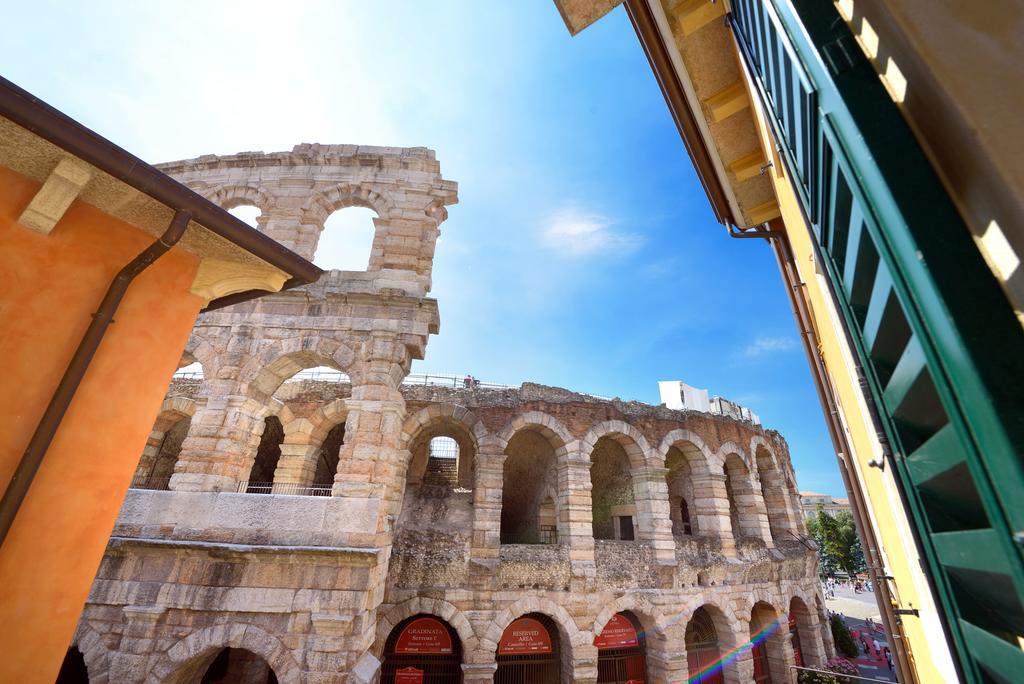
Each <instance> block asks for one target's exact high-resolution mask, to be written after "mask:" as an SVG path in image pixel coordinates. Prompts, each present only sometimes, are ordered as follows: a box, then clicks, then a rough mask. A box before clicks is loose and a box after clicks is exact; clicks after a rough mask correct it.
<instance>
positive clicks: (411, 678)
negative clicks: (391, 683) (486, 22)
mask: <svg viewBox="0 0 1024 684" xmlns="http://www.w3.org/2000/svg"><path fill="white" fill-rule="evenodd" d="M395 684H423V670H417V669H416V668H415V667H403V668H402V669H401V670H398V671H396V672H395Z"/></svg>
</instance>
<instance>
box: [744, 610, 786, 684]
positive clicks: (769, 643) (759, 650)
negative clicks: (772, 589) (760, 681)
mask: <svg viewBox="0 0 1024 684" xmlns="http://www.w3.org/2000/svg"><path fill="white" fill-rule="evenodd" d="M785 615H786V611H785V610H781V611H780V610H779V608H778V607H777V606H775V605H774V603H772V602H771V601H765V600H761V601H755V602H753V603H752V604H751V606H750V613H749V616H748V617H747V619H746V620H745V622H746V623H747V634H749V636H750V643H751V660H752V665H753V668H754V673H755V674H756V673H757V672H758V670H760V671H761V672H762V673H763V674H766V675H767V676H768V678H769V680H770V681H772V682H786V681H789V680H790V674H789V673H790V669H789V667H790V662H789V659H790V658H791V657H792V656H791V654H790V653H789V652H788V650H789V649H788V644H787V642H788V640H789V628H788V625H787V624H786V621H785Z"/></svg>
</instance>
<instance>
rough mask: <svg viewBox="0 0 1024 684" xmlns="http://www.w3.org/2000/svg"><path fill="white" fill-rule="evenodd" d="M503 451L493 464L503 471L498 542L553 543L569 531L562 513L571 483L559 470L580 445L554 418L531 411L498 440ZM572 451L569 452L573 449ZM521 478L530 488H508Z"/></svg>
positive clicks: (510, 426)
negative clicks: (510, 480) (512, 481)
mask: <svg viewBox="0 0 1024 684" xmlns="http://www.w3.org/2000/svg"><path fill="white" fill-rule="evenodd" d="M497 442H498V444H500V445H501V449H502V450H501V452H499V455H496V457H495V459H493V461H494V462H493V466H494V467H495V468H496V469H498V468H500V470H501V483H502V484H501V493H500V496H501V507H500V520H499V531H500V532H499V534H500V540H501V543H503V544H522V543H525V544H536V543H542V544H552V543H557V542H558V541H559V540H564V539H565V537H566V535H567V534H568V533H569V527H568V519H567V517H566V516H564V515H562V513H563V511H564V509H565V507H566V506H567V505H568V493H569V483H568V474H567V472H566V469H565V468H561V467H559V466H560V465H561V464H564V463H567V462H568V461H569V460H570V454H573V455H575V453H576V450H577V447H578V442H577V441H576V440H575V439H574V438H573V437H572V435H571V434H570V433H569V431H568V430H567V429H566V428H565V426H563V425H562V424H561V423H560V422H559V421H558V420H557V419H556V418H554V417H552V416H550V415H548V414H546V413H543V412H540V411H528V412H525V413H522V414H519V415H516V416H515V417H513V418H512V420H510V421H509V423H508V425H507V426H506V427H505V429H504V430H503V431H502V432H501V433H499V437H498V438H497ZM570 450H571V451H570ZM510 478H518V479H520V480H522V481H523V482H524V483H529V486H518V487H508V488H506V487H505V481H506V480H507V479H510Z"/></svg>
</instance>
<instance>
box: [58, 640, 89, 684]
mask: <svg viewBox="0 0 1024 684" xmlns="http://www.w3.org/2000/svg"><path fill="white" fill-rule="evenodd" d="M55 684H89V668H87V667H86V666H85V657H84V656H83V655H82V652H81V651H79V650H78V647H77V646H72V647H71V648H69V649H68V652H67V654H66V655H65V656H64V662H63V663H61V666H60V672H58V673H57V681H56V683H55Z"/></svg>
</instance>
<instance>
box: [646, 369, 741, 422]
mask: <svg viewBox="0 0 1024 684" xmlns="http://www.w3.org/2000/svg"><path fill="white" fill-rule="evenodd" d="M658 392H659V394H660V395H661V403H663V404H664V405H665V406H667V407H668V408H670V409H675V410H677V411H702V412H704V413H713V414H715V415H717V416H728V417H730V418H735V419H736V420H745V421H748V422H751V423H753V424H754V425H760V424H761V419H760V418H759V417H758V415H757V414H756V413H754V412H753V411H751V410H750V409H748V408H747V407H745V406H740V405H739V404H737V403H736V402H734V401H729V400H728V399H725V398H723V397H712V396H710V393H709V392H708V390H706V389H699V388H697V387H691V386H690V385H687V384H686V383H685V382H681V381H679V380H662V381H660V382H658Z"/></svg>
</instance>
